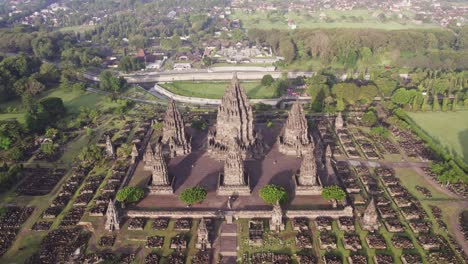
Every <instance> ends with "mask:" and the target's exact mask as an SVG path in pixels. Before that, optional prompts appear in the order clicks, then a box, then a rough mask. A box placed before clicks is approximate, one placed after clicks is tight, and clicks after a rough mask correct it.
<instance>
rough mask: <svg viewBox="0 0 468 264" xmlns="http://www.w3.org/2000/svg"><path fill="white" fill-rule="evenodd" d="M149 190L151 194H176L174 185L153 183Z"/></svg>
mask: <svg viewBox="0 0 468 264" xmlns="http://www.w3.org/2000/svg"><path fill="white" fill-rule="evenodd" d="M149 191H150V194H153V195H154V194H164V195H169V194H174V190H173V189H172V186H170V185H167V186H165V185H152V186H149Z"/></svg>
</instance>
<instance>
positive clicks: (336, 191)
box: [322, 185, 346, 201]
mask: <svg viewBox="0 0 468 264" xmlns="http://www.w3.org/2000/svg"><path fill="white" fill-rule="evenodd" d="M322 197H323V198H324V199H327V200H337V201H342V200H343V199H344V198H345V197H346V193H345V192H344V191H343V189H341V188H340V187H339V186H337V185H331V186H326V187H324V188H323V190H322Z"/></svg>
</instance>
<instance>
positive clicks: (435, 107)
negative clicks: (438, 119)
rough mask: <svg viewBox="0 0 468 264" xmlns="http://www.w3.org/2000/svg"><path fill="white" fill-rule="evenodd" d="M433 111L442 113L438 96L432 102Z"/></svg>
mask: <svg viewBox="0 0 468 264" xmlns="http://www.w3.org/2000/svg"><path fill="white" fill-rule="evenodd" d="M432 111H435V112H438V111H440V104H439V98H438V96H437V95H434V101H433V102H432Z"/></svg>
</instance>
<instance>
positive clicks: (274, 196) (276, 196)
mask: <svg viewBox="0 0 468 264" xmlns="http://www.w3.org/2000/svg"><path fill="white" fill-rule="evenodd" d="M259 195H260V198H262V200H263V201H264V202H265V203H267V204H276V203H277V202H280V203H284V202H285V201H286V200H288V194H287V193H286V191H285V190H284V188H283V187H281V186H277V185H274V184H268V185H265V186H264V187H263V188H261V189H260V192H259Z"/></svg>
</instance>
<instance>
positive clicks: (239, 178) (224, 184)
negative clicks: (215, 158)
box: [218, 138, 250, 195]
mask: <svg viewBox="0 0 468 264" xmlns="http://www.w3.org/2000/svg"><path fill="white" fill-rule="evenodd" d="M231 140H233V141H235V142H236V141H237V140H236V139H235V138H233V139H231ZM230 145H232V147H231V148H230V149H229V150H228V154H227V157H226V159H225V161H224V173H221V174H220V177H219V178H220V180H219V183H220V184H219V187H218V194H219V195H250V187H249V179H248V175H247V174H246V172H245V170H244V160H243V158H242V152H241V148H240V146H239V144H238V143H231V144H230Z"/></svg>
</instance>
